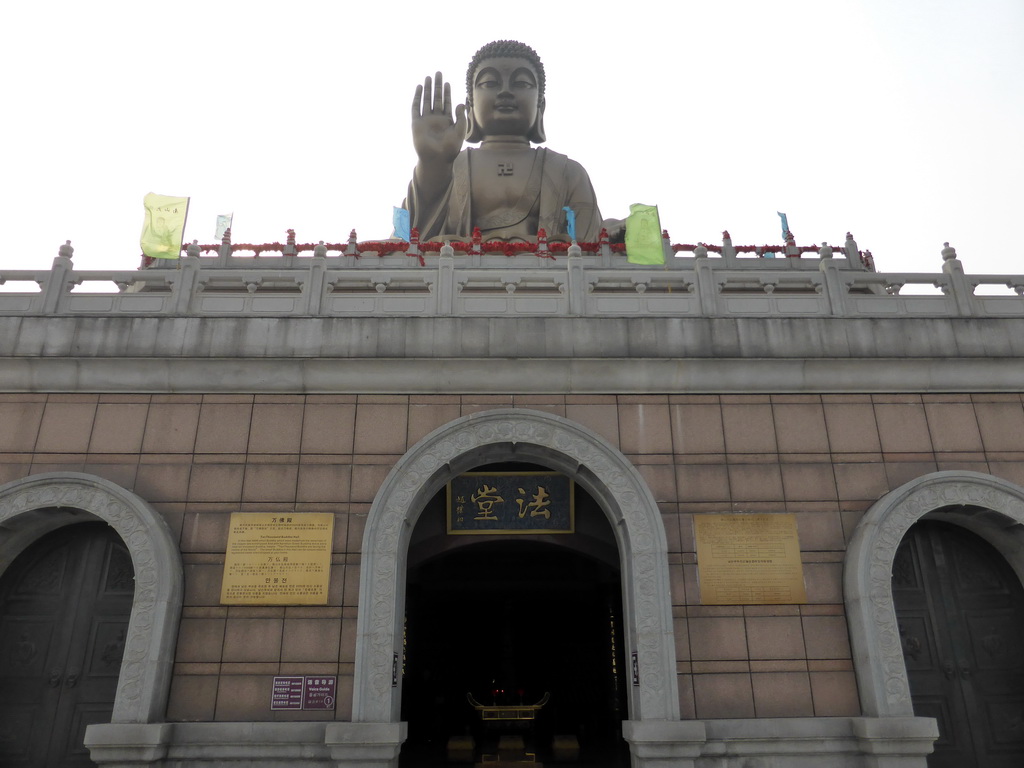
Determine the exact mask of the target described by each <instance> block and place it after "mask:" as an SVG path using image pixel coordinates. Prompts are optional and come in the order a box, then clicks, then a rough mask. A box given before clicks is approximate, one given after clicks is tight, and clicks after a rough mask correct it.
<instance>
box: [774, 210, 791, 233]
mask: <svg viewBox="0 0 1024 768" xmlns="http://www.w3.org/2000/svg"><path fill="white" fill-rule="evenodd" d="M775 213H777V214H778V216H779V218H780V219H782V239H783V240H785V239H786V233H787V232H789V222H788V221H786V214H784V213H779V212H778V211H776V212H775Z"/></svg>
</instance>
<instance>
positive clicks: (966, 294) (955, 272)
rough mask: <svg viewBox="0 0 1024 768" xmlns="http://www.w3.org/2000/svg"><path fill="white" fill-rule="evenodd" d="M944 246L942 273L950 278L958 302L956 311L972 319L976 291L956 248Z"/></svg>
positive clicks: (951, 288)
mask: <svg viewBox="0 0 1024 768" xmlns="http://www.w3.org/2000/svg"><path fill="white" fill-rule="evenodd" d="M942 245H943V246H944V247H943V249H942V271H943V273H945V274H946V275H948V276H949V289H950V290H951V291H952V292H953V298H954V299H955V301H956V311H957V312H958V313H959V314H960V315H961V316H962V317H970V316H971V315H973V314H974V289H973V288H972V287H971V286H970V285H969V284H968V282H967V277H966V276H965V275H964V265H963V264H962V263H961V262H960V259H958V258H957V257H956V248H950V246H949V243H943V244H942Z"/></svg>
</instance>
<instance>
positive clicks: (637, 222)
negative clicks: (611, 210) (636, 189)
mask: <svg viewBox="0 0 1024 768" xmlns="http://www.w3.org/2000/svg"><path fill="white" fill-rule="evenodd" d="M626 258H627V260H628V261H629V263H630V264H664V263H665V249H664V248H663V247H662V244H661V219H660V218H659V217H658V206H656V205H643V204H641V203H634V204H633V205H631V206H629V216H628V217H627V218H626Z"/></svg>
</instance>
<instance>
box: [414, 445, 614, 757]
mask: <svg viewBox="0 0 1024 768" xmlns="http://www.w3.org/2000/svg"><path fill="white" fill-rule="evenodd" d="M476 469H477V470H480V471H484V472H488V471H490V472H503V473H506V474H507V475H510V476H512V477H516V476H518V475H517V473H518V472H525V473H532V472H543V471H544V470H545V469H546V467H542V466H538V465H532V464H516V463H505V464H499V465H490V466H487V467H479V468H476ZM527 476H528V475H527ZM467 477H468V476H467ZM573 507H574V511H575V517H574V530H573V531H572V532H571V533H563V534H536V533H527V534H524V533H517V534H504V535H500V534H484V535H479V534H474V535H468V536H465V535H455V534H452V533H450V532H449V531H448V530H447V526H446V524H447V514H448V508H447V499H446V494H445V493H444V492H443V491H442V492H440V493H438V494H436V495H435V496H434V498H432V499H431V500H430V502H429V503H428V505H427V507H426V509H425V510H424V512H423V513H422V514H421V515H420V518H419V521H418V523H417V525H416V527H415V529H414V531H413V534H412V540H411V542H410V546H409V556H408V562H409V565H408V580H407V587H406V609H405V616H406V632H405V648H404V656H403V664H402V676H403V694H402V714H401V718H402V720H403V721H404V722H407V723H408V727H409V735H408V741H407V742H406V744H405V745H404V747H403V750H402V764H403V765H404V766H409V768H412V767H413V766H422V765H433V764H441V763H443V762H444V761H446V760H448V759H469V758H470V757H471V758H472V759H473V760H474V761H476V762H477V763H485V762H487V761H489V760H497V759H499V758H511V757H513V756H514V755H513V753H514V752H515V749H512V748H506V749H504V750H503V749H502V748H501V745H502V744H503V743H505V744H506V745H509V744H512V745H516V744H518V743H519V742H520V740H521V743H522V748H521V752H522V753H523V754H521V755H520V757H527V756H528V757H530V758H532V759H535V760H537V761H539V762H541V763H544V762H551V761H556V760H560V759H561V760H565V759H577V758H578V759H580V760H583V761H584V762H585V763H586V764H588V765H593V766H608V767H609V768H612V767H614V766H624V765H628V762H629V759H628V750H627V749H626V748H625V744H624V742H623V741H622V737H621V730H622V720H623V719H624V718H625V717H626V696H625V694H626V688H627V684H628V681H627V679H626V677H627V676H626V674H625V669H626V666H625V663H624V658H623V653H622V642H621V638H622V634H623V628H622V620H621V617H622V598H621V595H622V588H621V572H620V568H619V559H618V552H617V549H616V546H615V537H614V534H613V532H612V529H611V526H610V525H609V524H608V521H607V518H606V517H605V515H604V513H603V512H602V511H601V509H600V508H599V506H598V505H597V503H596V502H595V501H594V499H593V498H592V497H591V496H590V495H589V494H588V493H586V491H584V490H582V489H580V488H576V490H575V494H574V504H573ZM474 702H475V703H476V704H478V705H481V706H483V707H484V708H485V709H483V710H481V709H479V708H476V707H474V706H473V703H474ZM538 702H543V706H542V707H541V708H540V709H537V710H529V709H527V710H525V711H524V710H522V709H506V708H507V707H510V706H511V707H517V706H518V707H522V705H531V704H536V703H538ZM491 718H493V719H491ZM520 718H521V719H520ZM517 748H518V747H517Z"/></svg>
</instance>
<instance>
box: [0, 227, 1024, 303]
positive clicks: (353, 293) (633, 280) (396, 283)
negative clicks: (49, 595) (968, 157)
mask: <svg viewBox="0 0 1024 768" xmlns="http://www.w3.org/2000/svg"><path fill="white" fill-rule="evenodd" d="M350 250H351V249H350ZM669 252H670V251H669ZM836 252H837V254H842V255H841V256H839V255H833V249H832V248H831V247H829V246H827V245H823V246H822V248H821V249H820V250H819V253H818V257H817V258H814V257H810V258H808V257H802V258H801V257H790V258H787V257H779V258H756V257H754V258H744V257H741V256H739V255H738V254H737V253H736V252H735V250H734V249H726V250H723V252H722V253H721V254H720V255H708V249H707V248H706V247H703V246H698V247H696V248H694V249H693V253H694V255H693V256H674V257H671V258H669V259H667V260H666V264H665V265H663V266H662V265H657V266H642V265H635V264H630V263H629V262H628V261H627V260H626V257H625V256H624V255H623V254H619V253H614V252H612V251H611V250H610V249H609V248H608V247H607V246H604V247H602V248H601V249H600V250H598V251H595V252H584V251H582V250H581V249H580V248H579V247H578V246H573V247H571V248H570V249H569V250H568V252H566V251H560V252H553V253H540V254H537V253H521V254H514V255H511V256H506V255H505V254H503V253H468V254H467V253H459V252H455V251H453V250H452V249H451V247H448V246H445V247H443V248H442V249H441V250H440V252H438V251H425V252H423V253H420V252H415V253H404V252H400V251H396V252H393V253H387V252H385V253H378V252H377V251H376V250H374V251H364V252H362V253H355V252H348V253H341V254H339V255H336V256H327V255H325V254H324V251H323V250H321V251H320V252H319V253H318V254H316V255H313V256H302V255H298V254H289V253H285V254H283V255H282V256H271V257H267V256H263V257H241V256H234V255H232V254H231V252H230V249H228V250H227V251H222V252H221V253H220V254H219V255H217V256H211V257H201V256H199V255H198V253H199V251H198V248H193V249H192V255H190V256H186V257H184V258H182V259H180V260H177V261H169V262H161V263H158V264H157V265H155V266H154V267H151V268H148V269H141V270H134V271H128V270H97V271H80V270H75V269H74V265H73V263H72V260H71V249H70V246H64V247H63V248H62V252H61V255H60V256H58V257H57V258H55V259H54V262H53V267H52V269H50V270H48V271H47V270H8V269H3V270H0V284H4V283H8V284H14V285H9V287H8V289H7V290H6V291H5V292H0V316H98V315H126V316H172V317H180V316H237V317H289V316H297V317H310V316H312V317H345V316H352V317H367V316H381V317H388V316H391V317H410V316H435V317H449V316H454V317H472V316H481V317H500V316H517V317H522V316H555V317H558V316H565V317H576V316H583V317H609V316H614V317H630V316H663V317H686V316H693V317H900V316H918V317H1022V316H1024V276H1022V275H968V274H965V272H964V269H963V265H962V264H961V262H960V261H959V259H957V257H956V253H955V251H954V250H953V249H952V248H949V247H948V245H947V247H946V248H945V249H944V250H943V252H942V257H943V263H942V268H941V271H940V272H938V273H935V274H931V273H878V272H873V271H869V270H868V269H867V268H866V267H865V266H864V263H863V261H862V260H861V259H860V258H858V256H857V252H856V251H853V252H851V251H850V249H845V250H843V249H836ZM22 284H23V285H22ZM36 286H38V289H36ZM11 288H14V290H11ZM18 288H24V290H18Z"/></svg>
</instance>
